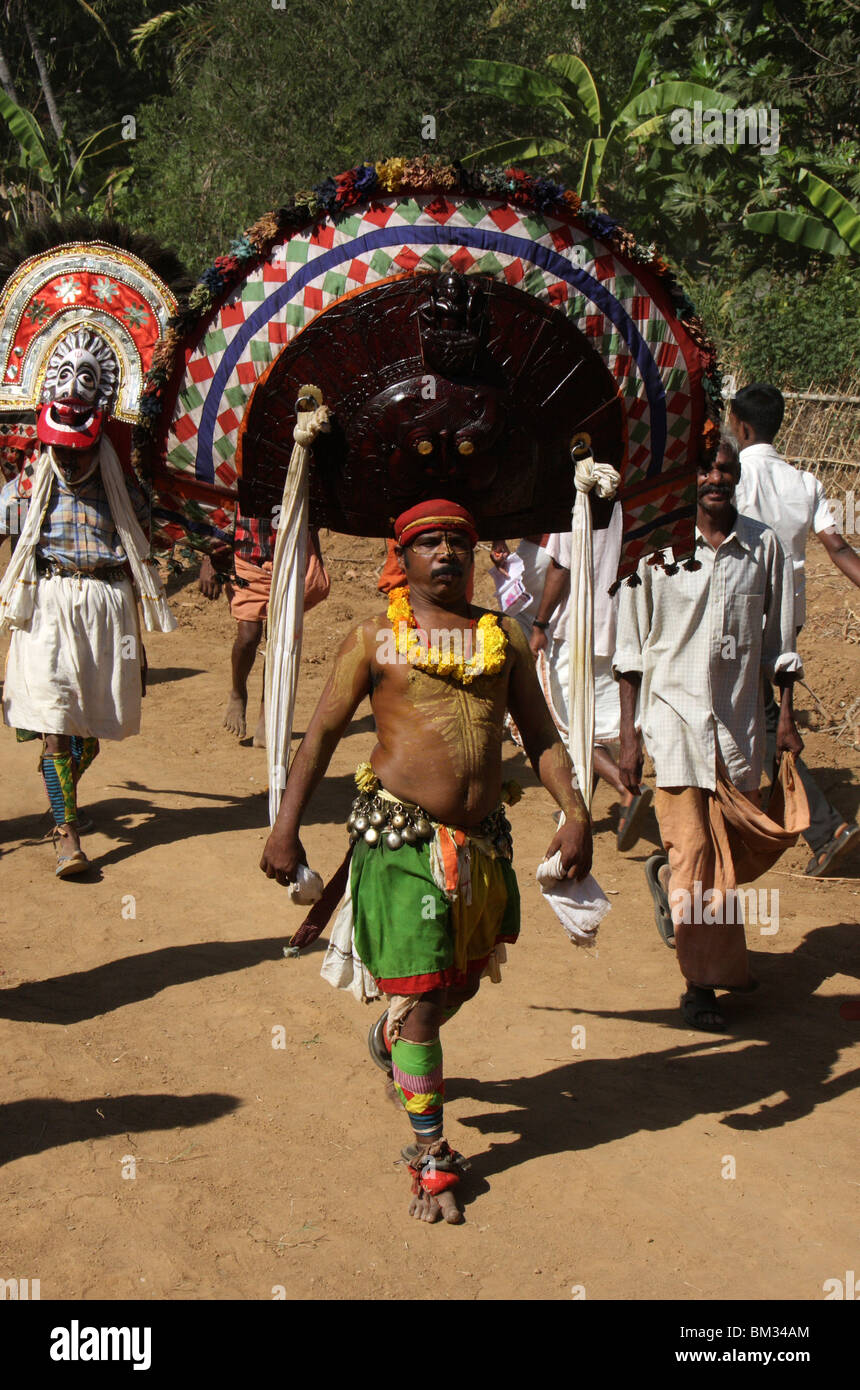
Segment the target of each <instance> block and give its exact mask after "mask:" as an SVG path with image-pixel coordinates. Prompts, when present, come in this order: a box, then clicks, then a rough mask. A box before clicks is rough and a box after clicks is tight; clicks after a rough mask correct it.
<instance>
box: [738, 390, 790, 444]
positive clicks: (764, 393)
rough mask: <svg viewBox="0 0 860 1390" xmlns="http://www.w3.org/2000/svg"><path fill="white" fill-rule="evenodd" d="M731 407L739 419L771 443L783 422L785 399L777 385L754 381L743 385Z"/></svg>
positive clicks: (762, 438) (767, 442)
mask: <svg viewBox="0 0 860 1390" xmlns="http://www.w3.org/2000/svg"><path fill="white" fill-rule="evenodd" d="M730 409H731V411H732V413H733V414H734V415H736V416H737V418H738V419H739V420H743V422H744V424H745V425H749V426H750V427H751V428H752V429H754V430H755V432H756V434H757V435H758V437H759V439H761V440H763V441H764V442H765V443H766V444H770V443H771V442H772V441H773V438H774V436H775V434H776V432H777V430H778V429H779V427H780V425H781V424H782V417H783V415H784V414H785V401H784V400H783V398H782V392H781V391H777V389H776V387H775V386H768V385H766V383H764V382H762V381H753V382H751V383H750V385H749V386H742V387H741V389H740V391H738V394H737V395H736V396H733V397H732V403H731V407H730Z"/></svg>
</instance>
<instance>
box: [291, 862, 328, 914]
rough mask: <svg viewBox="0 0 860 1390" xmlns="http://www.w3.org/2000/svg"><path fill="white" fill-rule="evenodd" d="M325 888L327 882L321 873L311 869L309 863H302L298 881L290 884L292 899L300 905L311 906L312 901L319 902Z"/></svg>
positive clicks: (297, 875) (297, 877)
mask: <svg viewBox="0 0 860 1390" xmlns="http://www.w3.org/2000/svg"><path fill="white" fill-rule="evenodd" d="M324 888H325V884H324V883H323V881H322V879H321V878H320V876H319V874H318V873H315V872H314V870H313V869H309V868H308V866H307V864H300V865H299V867H298V872H297V874H296V881H295V883H291V884H290V901H291V902H294V903H296V905H297V906H299V907H306V906H309V905H310V904H311V903H316V902H319V900H320V898H321V897H322V895H323V889H324Z"/></svg>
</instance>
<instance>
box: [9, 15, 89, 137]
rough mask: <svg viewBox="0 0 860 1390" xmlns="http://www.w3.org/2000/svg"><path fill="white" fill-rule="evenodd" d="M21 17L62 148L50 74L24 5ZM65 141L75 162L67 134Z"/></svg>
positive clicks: (61, 130)
mask: <svg viewBox="0 0 860 1390" xmlns="http://www.w3.org/2000/svg"><path fill="white" fill-rule="evenodd" d="M21 19H22V22H23V25H24V32H25V33H26V35H27V39H28V40H29V43H30V48H31V50H32V53H33V60H34V62H35V64H36V69H37V71H38V73H39V83H40V85H41V88H42V92H43V94H44V97H45V105H46V106H47V108H48V116H49V117H50V121H51V125H52V126H53V129H54V134H55V135H56V137H57V144H58V145H60V147H61V148H62V145H63V139H64V137H63V123H62V121H61V120H60V113H59V110H58V109H57V101H56V97H55V96H54V89H53V87H52V86H51V78H50V74H49V73H48V67H47V64H46V62H45V55H44V53H43V52H42V50H41V48H40V46H39V40H38V38H37V37H36V32H35V30H34V28H33V25H32V23H31V21H30V16H29V14H28V13H27V7H26V5H22V6H21ZM65 142H66V144H67V145H68V147H69V158H70V160H71V162H72V164H75V163H77V158H78V156H77V154H76V153H75V149H74V145H73V144H72V141H71V139H70V138H69V137H68V136H66V137H65Z"/></svg>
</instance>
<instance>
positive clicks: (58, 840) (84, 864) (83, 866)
mask: <svg viewBox="0 0 860 1390" xmlns="http://www.w3.org/2000/svg"><path fill="white" fill-rule="evenodd" d="M63 839H64V837H63V836H62V835H61V834H60V832H59V830H55V831H54V849H55V850H56V852H57V867H56V869H55V870H54V873H55V874H56V876H57V878H74V876H75V875H76V874H85V873H86V871H87V869H88V868H89V867H90V861H89V859H88V858H87V856H86V855H85V854H84V852H83V850H82V849H76V850H73V851H72V853H71V854H63V853H62V851H61V846H62V841H63Z"/></svg>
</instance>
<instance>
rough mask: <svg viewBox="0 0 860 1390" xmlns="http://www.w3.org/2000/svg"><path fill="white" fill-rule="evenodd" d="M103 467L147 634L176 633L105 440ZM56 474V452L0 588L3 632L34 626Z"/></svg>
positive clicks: (39, 473)
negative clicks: (39, 560)
mask: <svg viewBox="0 0 860 1390" xmlns="http://www.w3.org/2000/svg"><path fill="white" fill-rule="evenodd" d="M98 465H99V468H100V469H101V478H102V482H103V483H104V487H105V492H106V493H107V499H108V505H109V506H110V510H111V516H112V517H113V522H114V525H115V526H116V529H117V531H118V532H119V537H120V540H121V541H122V546H123V549H124V551H125V553H126V558H127V559H128V563H129V566H130V568H131V575H132V580H133V583H134V589H135V594H136V596H137V598H138V599H139V600H140V605H141V608H142V610H143V621H144V626H145V627H146V630H147V632H153V631H155V630H156V629H157V630H159V631H160V632H173V630H174V628H175V627H176V619H175V618H174V616H173V614H172V613H171V611H170V609H169V607H168V606H167V599H166V598H165V595H164V588H163V586H162V583H161V579H160V578H159V574H158V570H157V568H156V566H155V565H154V564H152V562H151V561H150V559H149V541H148V540H147V539H146V536H145V535H144V533H143V531H142V530H141V528H140V524H139V522H138V520H137V517H136V516H135V514H134V510H133V508H132V505H131V500H130V498H129V495H128V490H127V488H126V486H125V482H124V480H123V476H122V467H121V465H120V461H119V459H118V457H117V453H116V450H115V449H114V447H113V445H112V444H111V442H110V440H109V439H108V438H107V437H106V436H105V435H102V438H101V443H100V445H99V453H98ZM54 469H55V463H54V458H53V449H45V450H43V451H42V453H41V455H40V456H39V461H38V463H37V464H36V471H35V474H34V477H33V489H32V492H31V495H30V505H29V507H28V509H27V520H26V522H25V523H24V529H23V531H22V532H21V537H20V539H19V541H18V544H17V546H16V547H15V553H14V555H13V556H12V559H11V560H10V562H9V565H8V567H7V570H6V574H5V575H4V577H3V582H2V584H0V627H3V626H5V627H11V628H16V627H17V628H26V627H29V625H30V620H31V618H32V616H33V605H34V603H35V600H36V546H37V545H38V542H39V535H40V533H41V530H42V522H43V520H44V516H45V511H46V508H47V506H48V503H49V501H50V497H51V484H52V483H53V480H54Z"/></svg>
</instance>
